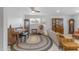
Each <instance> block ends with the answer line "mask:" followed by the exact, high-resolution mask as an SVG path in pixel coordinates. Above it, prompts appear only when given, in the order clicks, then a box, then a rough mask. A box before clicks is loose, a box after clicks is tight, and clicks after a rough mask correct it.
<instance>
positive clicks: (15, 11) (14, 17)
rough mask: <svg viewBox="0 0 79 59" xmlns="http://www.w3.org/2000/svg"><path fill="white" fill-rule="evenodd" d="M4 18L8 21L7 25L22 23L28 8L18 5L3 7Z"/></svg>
mask: <svg viewBox="0 0 79 59" xmlns="http://www.w3.org/2000/svg"><path fill="white" fill-rule="evenodd" d="M5 11H6V12H5V13H6V18H7V21H8V27H9V25H10V24H12V26H13V27H18V26H20V24H21V25H23V20H24V17H25V15H26V14H27V13H29V11H28V8H23V7H22V8H21V7H20V8H19V7H7V8H5Z"/></svg>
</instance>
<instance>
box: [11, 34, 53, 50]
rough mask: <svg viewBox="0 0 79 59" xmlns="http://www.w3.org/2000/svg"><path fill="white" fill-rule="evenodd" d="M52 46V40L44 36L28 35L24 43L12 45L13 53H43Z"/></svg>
mask: <svg viewBox="0 0 79 59" xmlns="http://www.w3.org/2000/svg"><path fill="white" fill-rule="evenodd" d="M51 46H52V40H51V39H50V38H49V37H47V36H44V35H30V36H29V38H28V39H27V40H26V42H25V43H24V42H20V43H18V44H14V45H13V47H12V50H15V51H45V50H48V49H49V48H50V47H51Z"/></svg>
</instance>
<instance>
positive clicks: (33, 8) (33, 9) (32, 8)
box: [30, 7, 40, 13]
mask: <svg viewBox="0 0 79 59" xmlns="http://www.w3.org/2000/svg"><path fill="white" fill-rule="evenodd" d="M30 9H31V10H32V11H33V12H38V13H39V12H40V10H36V8H35V7H30Z"/></svg>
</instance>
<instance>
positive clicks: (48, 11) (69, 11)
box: [6, 7, 79, 16]
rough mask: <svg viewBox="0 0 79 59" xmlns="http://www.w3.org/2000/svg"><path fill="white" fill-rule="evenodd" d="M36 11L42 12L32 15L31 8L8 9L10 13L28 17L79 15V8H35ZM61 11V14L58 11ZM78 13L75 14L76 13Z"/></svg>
mask: <svg viewBox="0 0 79 59" xmlns="http://www.w3.org/2000/svg"><path fill="white" fill-rule="evenodd" d="M35 9H36V10H40V13H32V10H31V8H30V7H8V8H6V10H7V11H8V12H9V13H12V12H13V11H14V12H13V13H14V14H15V13H16V14H17V13H19V14H24V15H25V14H26V15H27V14H28V15H32V14H33V15H54V16H59V15H60V16H65V15H73V14H78V13H79V7H35ZM57 10H60V12H59V13H57V12H56V11H57ZM76 10H77V11H78V12H75V11H76Z"/></svg>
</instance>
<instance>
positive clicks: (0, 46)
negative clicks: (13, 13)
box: [0, 7, 4, 50]
mask: <svg viewBox="0 0 79 59" xmlns="http://www.w3.org/2000/svg"><path fill="white" fill-rule="evenodd" d="M3 37H4V36H3V8H2V7H0V50H3Z"/></svg>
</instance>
